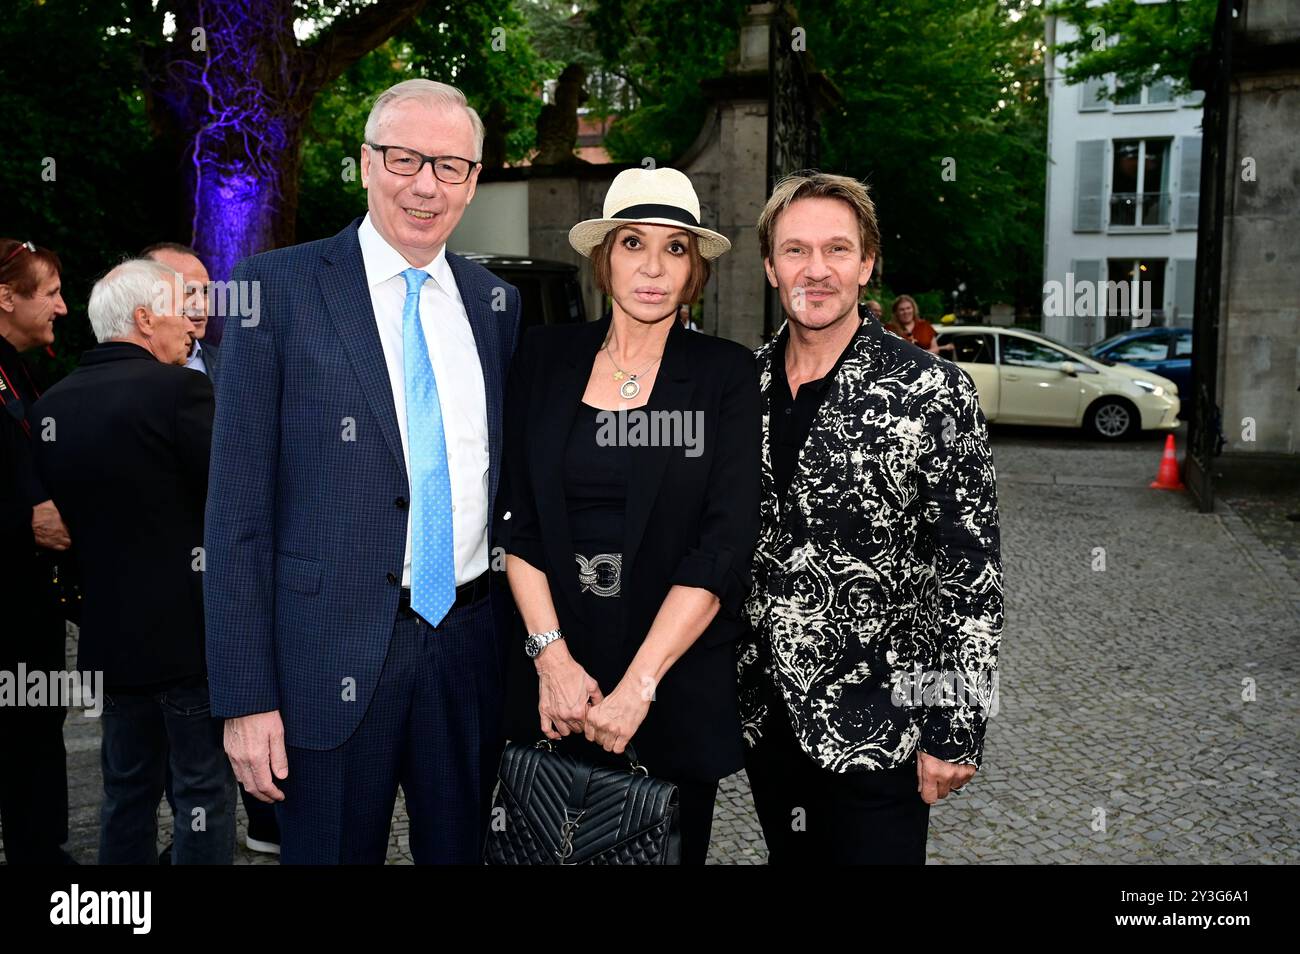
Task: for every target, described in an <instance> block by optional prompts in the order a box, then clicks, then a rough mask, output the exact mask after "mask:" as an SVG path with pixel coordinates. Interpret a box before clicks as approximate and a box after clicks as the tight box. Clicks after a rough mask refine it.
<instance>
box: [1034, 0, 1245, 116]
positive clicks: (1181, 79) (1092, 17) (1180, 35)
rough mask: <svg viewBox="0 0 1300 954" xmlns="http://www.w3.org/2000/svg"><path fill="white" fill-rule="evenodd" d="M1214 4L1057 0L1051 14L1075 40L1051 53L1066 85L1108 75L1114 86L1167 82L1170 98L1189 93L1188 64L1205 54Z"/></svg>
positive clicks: (1205, 0)
mask: <svg viewBox="0 0 1300 954" xmlns="http://www.w3.org/2000/svg"><path fill="white" fill-rule="evenodd" d="M1218 3H1219V0H1169V2H1167V3H1138V2H1137V0H1108V2H1107V3H1104V4H1102V5H1100V6H1091V5H1089V3H1088V0H1061V2H1059V3H1056V4H1054V5H1053V6H1052V8H1051V12H1052V13H1056V14H1059V15H1060V16H1062V17H1064V18H1065V19H1066V20H1069V21H1070V22H1071V23H1072V24H1074V26H1075V27H1077V28H1078V30H1079V38H1078V39H1077V40H1073V41H1071V42H1069V43H1058V44H1056V46H1055V47H1054V49H1053V51H1054V52H1055V53H1062V54H1065V55H1066V56H1067V57H1069V66H1067V67H1066V70H1065V78H1066V79H1067V80H1069V82H1071V83H1081V82H1083V81H1084V80H1088V79H1100V78H1102V77H1105V76H1106V75H1107V74H1110V73H1113V74H1114V75H1115V78H1116V82H1117V85H1118V86H1121V87H1124V86H1127V87H1130V88H1137V87H1141V86H1149V85H1151V84H1152V83H1154V82H1156V81H1157V80H1160V79H1166V78H1167V79H1168V80H1169V81H1170V84H1171V86H1172V87H1173V92H1174V94H1175V95H1181V94H1185V93H1187V92H1188V91H1190V89H1191V72H1192V62H1193V60H1194V59H1195V58H1196V57H1197V55H1199V54H1202V53H1206V52H1208V51H1209V49H1210V39H1211V35H1212V34H1213V32H1214V15H1215V11H1216V9H1217V7H1218Z"/></svg>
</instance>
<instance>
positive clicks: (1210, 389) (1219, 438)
mask: <svg viewBox="0 0 1300 954" xmlns="http://www.w3.org/2000/svg"><path fill="white" fill-rule="evenodd" d="M1242 2H1244V0H1220V3H1219V12H1218V17H1217V19H1216V20H1215V23H1214V40H1213V44H1212V46H1211V49H1210V56H1209V58H1208V60H1207V61H1206V62H1205V63H1203V64H1198V69H1197V76H1196V80H1197V85H1198V86H1200V87H1202V88H1204V89H1205V104H1204V109H1205V112H1204V118H1203V120H1202V122H1203V126H1202V130H1203V137H1204V138H1203V139H1202V143H1203V146H1202V148H1203V150H1204V151H1203V153H1202V162H1201V207H1200V210H1199V216H1198V219H1197V223H1196V227H1197V233H1196V311H1195V314H1194V316H1193V319H1192V393H1191V394H1190V395H1188V399H1189V400H1190V401H1191V404H1192V408H1191V412H1190V415H1189V421H1188V428H1187V457H1186V460H1185V461H1184V464H1183V481H1184V483H1186V485H1187V487H1188V489H1189V490H1191V492H1192V496H1194V497H1195V498H1196V504H1197V507H1198V508H1199V509H1200V510H1201V512H1202V513H1209V512H1211V511H1212V510H1213V509H1214V463H1213V462H1214V458H1215V457H1217V456H1218V454H1219V451H1220V449H1221V448H1222V447H1223V434H1222V421H1221V419H1220V418H1221V415H1220V412H1219V405H1218V401H1217V395H1218V371H1219V297H1220V296H1219V292H1220V288H1219V286H1220V281H1221V278H1222V271H1223V215H1224V199H1225V196H1224V190H1225V188H1226V181H1227V162H1228V119H1229V115H1228V114H1229V95H1230V85H1231V80H1232V18H1233V8H1234V7H1235V6H1238V5H1240V4H1241V3H1242Z"/></svg>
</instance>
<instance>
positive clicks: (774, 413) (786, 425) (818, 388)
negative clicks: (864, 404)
mask: <svg viewBox="0 0 1300 954" xmlns="http://www.w3.org/2000/svg"><path fill="white" fill-rule="evenodd" d="M862 329H863V326H862V325H861V324H860V325H859V326H858V330H857V333H856V334H855V335H854V336H853V338H850V339H849V342H848V344H847V345H845V346H844V350H843V351H841V352H840V356H839V357H838V358H836V359H835V366H834V367H833V368H831V370H830V371H829V372H828V373H827V374H826V376H825V377H821V378H817V379H816V380H815V381H808V382H806V383H805V384H803V385H801V386H800V388H799V393H798V394H797V395H795V396H794V397H791V396H790V382H789V380H788V379H787V378H786V376H785V348H786V344H787V343H788V342H789V340H790V329H789V328H787V329H786V330H785V331H784V332H782V334H781V338H780V340H778V341H777V344H776V352H775V354H773V356H772V386H771V388H770V389H769V390H768V394H769V395H770V402H771V403H770V404H769V405H768V413H769V415H770V416H769V418H768V443H769V446H770V452H771V455H772V479H773V480H774V481H775V482H776V495H777V499H778V500H784V499H785V495H786V493H787V492H788V491H789V489H790V483H791V481H793V480H794V472H795V468H796V467H797V466H798V463H799V452H800V451H801V450H803V445H804V443H805V442H806V441H807V440H808V432H809V431H810V430H812V425H813V421H814V420H816V418H817V411H818V409H819V408H820V407H821V406H822V401H823V400H824V399H825V397H826V392H827V390H828V389H829V388H830V386H831V381H833V380H834V379H835V375H836V373H837V372H838V371H839V370H840V365H842V364H843V363H844V358H845V356H846V355H848V353H849V350H850V349H851V348H852V347H853V342H854V340H855V339H856V338H857V336H858V335H860V334H862Z"/></svg>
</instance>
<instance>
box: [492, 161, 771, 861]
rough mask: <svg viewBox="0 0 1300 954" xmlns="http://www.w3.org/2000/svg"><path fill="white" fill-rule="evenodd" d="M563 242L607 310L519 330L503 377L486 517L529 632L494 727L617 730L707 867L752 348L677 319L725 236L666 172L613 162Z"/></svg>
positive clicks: (748, 515)
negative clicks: (492, 520) (591, 318)
mask: <svg viewBox="0 0 1300 954" xmlns="http://www.w3.org/2000/svg"><path fill="white" fill-rule="evenodd" d="M569 241H570V243H572V245H573V247H574V248H575V249H577V250H578V251H579V252H580V253H581V254H582V255H584V256H586V257H588V258H590V259H591V263H592V268H593V270H594V273H595V279H596V284H597V285H598V286H599V288H600V290H601V291H602V292H603V293H604V294H606V295H608V296H609V297H610V299H611V300H612V308H611V313H610V315H609V316H608V317H606V318H605V319H604V320H602V321H599V322H594V323H591V324H581V325H552V326H548V327H539V328H536V329H533V330H532V331H530V332H529V333H528V335H527V336H526V337H525V339H524V341H523V343H522V344H521V345H520V348H519V352H518V354H517V355H516V357H515V364H514V368H513V370H512V374H511V381H510V385H509V387H508V388H507V397H506V418H505V420H506V424H505V428H506V440H505V445H506V451H505V455H506V456H505V465H506V486H507V488H508V490H507V491H506V501H507V502H506V503H505V505H504V508H503V509H505V510H506V513H504V514H503V515H502V516H503V521H502V523H501V527H502V537H503V539H505V540H506V541H507V544H506V549H507V552H508V553H509V557H508V560H507V572H508V576H509V580H510V588H511V591H512V592H513V594H514V597H515V602H516V604H517V606H518V607H519V612H520V614H521V616H522V617H523V621H524V624H525V626H526V628H527V632H528V636H527V640H526V643H525V645H521V646H515V647H512V649H511V652H510V655H511V657H513V658H515V659H516V660H517V661H518V663H519V665H518V667H517V669H516V671H515V672H514V674H513V675H514V676H515V677H517V678H513V679H512V680H511V682H512V683H513V685H512V686H511V687H510V690H509V691H508V695H509V696H510V697H511V699H512V705H511V706H510V707H509V708H510V714H511V716H512V718H509V719H508V722H509V723H510V724H509V728H510V730H511V731H510V735H511V737H512V738H515V739H521V738H527V737H529V736H532V737H534V738H535V737H536V735H537V733H538V732H539V730H540V732H542V733H544V734H545V735H546V736H547V737H549V738H551V739H555V740H565V741H562V742H561V743H560V744H561V745H562V746H564V747H565V748H566V749H570V748H571V749H572V750H575V754H580V755H587V756H590V755H592V754H593V753H594V754H595V755H600V752H599V750H597V749H596V748H595V746H594V745H592V743H595V745H599V746H600V747H601V748H602V749H604V750H605V751H606V752H611V753H623V752H624V750H625V748H626V746H627V745H628V743H629V742H631V743H632V745H633V747H634V749H635V752H636V755H637V758H638V760H639V761H640V762H641V764H642V765H644V766H645V768H646V769H647V770H648V771H649V772H650V774H652V775H655V776H658V777H660V778H666V779H669V780H671V781H673V782H674V783H676V785H677V786H678V789H679V797H680V818H681V832H682V860H683V862H684V863H697V864H703V862H704V859H705V857H706V855H707V853H708V846H709V833H710V829H711V826H712V820H713V802H714V799H715V797H716V793H717V784H718V781H719V780H720V779H721V778H723V777H724V776H726V775H730V774H731V773H732V772H735V771H738V770H739V769H740V767H741V765H742V764H743V761H744V760H743V750H742V742H741V732H740V723H739V719H738V716H737V704H736V666H735V653H734V645H733V643H734V640H735V639H736V637H737V635H738V634H739V632H740V631H741V627H742V625H743V623H742V618H743V617H742V603H743V601H744V599H745V597H746V596H747V595H748V587H749V562H750V557H751V555H752V553H753V549H754V546H755V543H756V541H757V537H758V529H759V504H758V502H759V479H760V473H761V464H760V454H761V449H760V442H761V411H760V405H759V391H758V383H757V377H756V374H755V370H754V360H753V356H752V355H751V354H750V352H749V350H748V349H747V348H744V347H742V346H741V345H739V344H736V343H734V342H731V341H726V340H723V339H720V338H716V337H712V336H710V335H705V334H694V333H692V332H690V331H687V330H686V329H684V328H682V327H681V325H680V324H679V323H678V321H677V318H676V316H677V309H678V306H679V305H682V304H689V303H691V302H694V301H695V300H697V299H698V298H699V296H700V292H701V290H702V289H703V287H704V284H705V283H706V282H707V281H708V278H709V269H710V266H709V263H710V262H711V261H713V260H714V259H716V258H717V257H718V256H719V255H721V254H723V253H724V252H726V251H727V250H728V249H729V248H730V247H731V243H730V242H729V241H728V240H727V239H726V238H725V237H724V236H722V235H719V234H718V233H717V232H714V231H713V230H711V229H707V228H705V227H703V226H702V225H701V224H700V206H699V200H698V199H697V198H696V195H695V190H694V188H693V187H692V186H691V183H690V180H689V179H688V178H687V177H686V176H685V175H683V174H682V173H681V172H678V171H677V170H675V169H650V170H647V169H628V170H625V171H624V172H621V173H620V174H619V175H618V177H617V178H616V179H615V180H614V182H613V183H612V184H611V186H610V188H609V192H608V194H607V195H606V197H605V205H604V214H603V215H602V217H601V218H599V219H591V220H588V221H585V222H579V223H578V224H577V225H575V226H574V227H573V229H572V230H571V231H570V232H569ZM529 659H531V660H532V663H531V665H529V662H528V660H529ZM539 721H540V726H539ZM584 736H585V739H586V741H582V739H583V737H584Z"/></svg>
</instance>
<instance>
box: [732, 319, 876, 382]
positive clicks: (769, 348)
mask: <svg viewBox="0 0 1300 954" xmlns="http://www.w3.org/2000/svg"><path fill="white" fill-rule="evenodd" d="M885 334H887V332H886V331H885V326H884V325H882V324H881V323H880V322H878V321H874V320H872V319H870V318H866V319H863V321H862V327H860V328H859V329H858V331H857V333H856V334H854V336H853V337H852V338H851V339H850V340H849V344H848V347H847V348H846V349H845V352H844V355H843V357H842V358H841V359H840V361H839V363H838V364H837V365H836V366H835V371H834V374H833V375H831V381H829V382H828V385H829V384H833V383H834V382H835V381H837V380H839V379H840V378H841V377H842V376H843V374H842V373H843V370H844V368H845V366H846V365H850V366H851V367H853V368H855V369H859V370H861V371H867V370H869V369H870V368H871V367H873V366H874V365H875V364H876V359H877V357H878V356H879V354H880V340H881V337H882V336H883V335H885ZM789 340H790V322H789V321H787V322H786V323H785V324H783V325H782V326H781V330H780V331H778V332H777V333H776V335H775V336H774V337H773V338H772V340H771V341H769V342H767V344H765V345H763V346H762V347H761V348H759V349H758V351H757V352H756V353H755V354H756V357H757V359H758V371H759V381H760V384H761V386H762V389H763V393H764V394H766V393H767V392H768V389H769V388H771V386H772V378H773V374H772V362H773V361H775V360H776V359H777V357H782V358H784V356H785V349H786V348H787V347H788V345H789Z"/></svg>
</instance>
